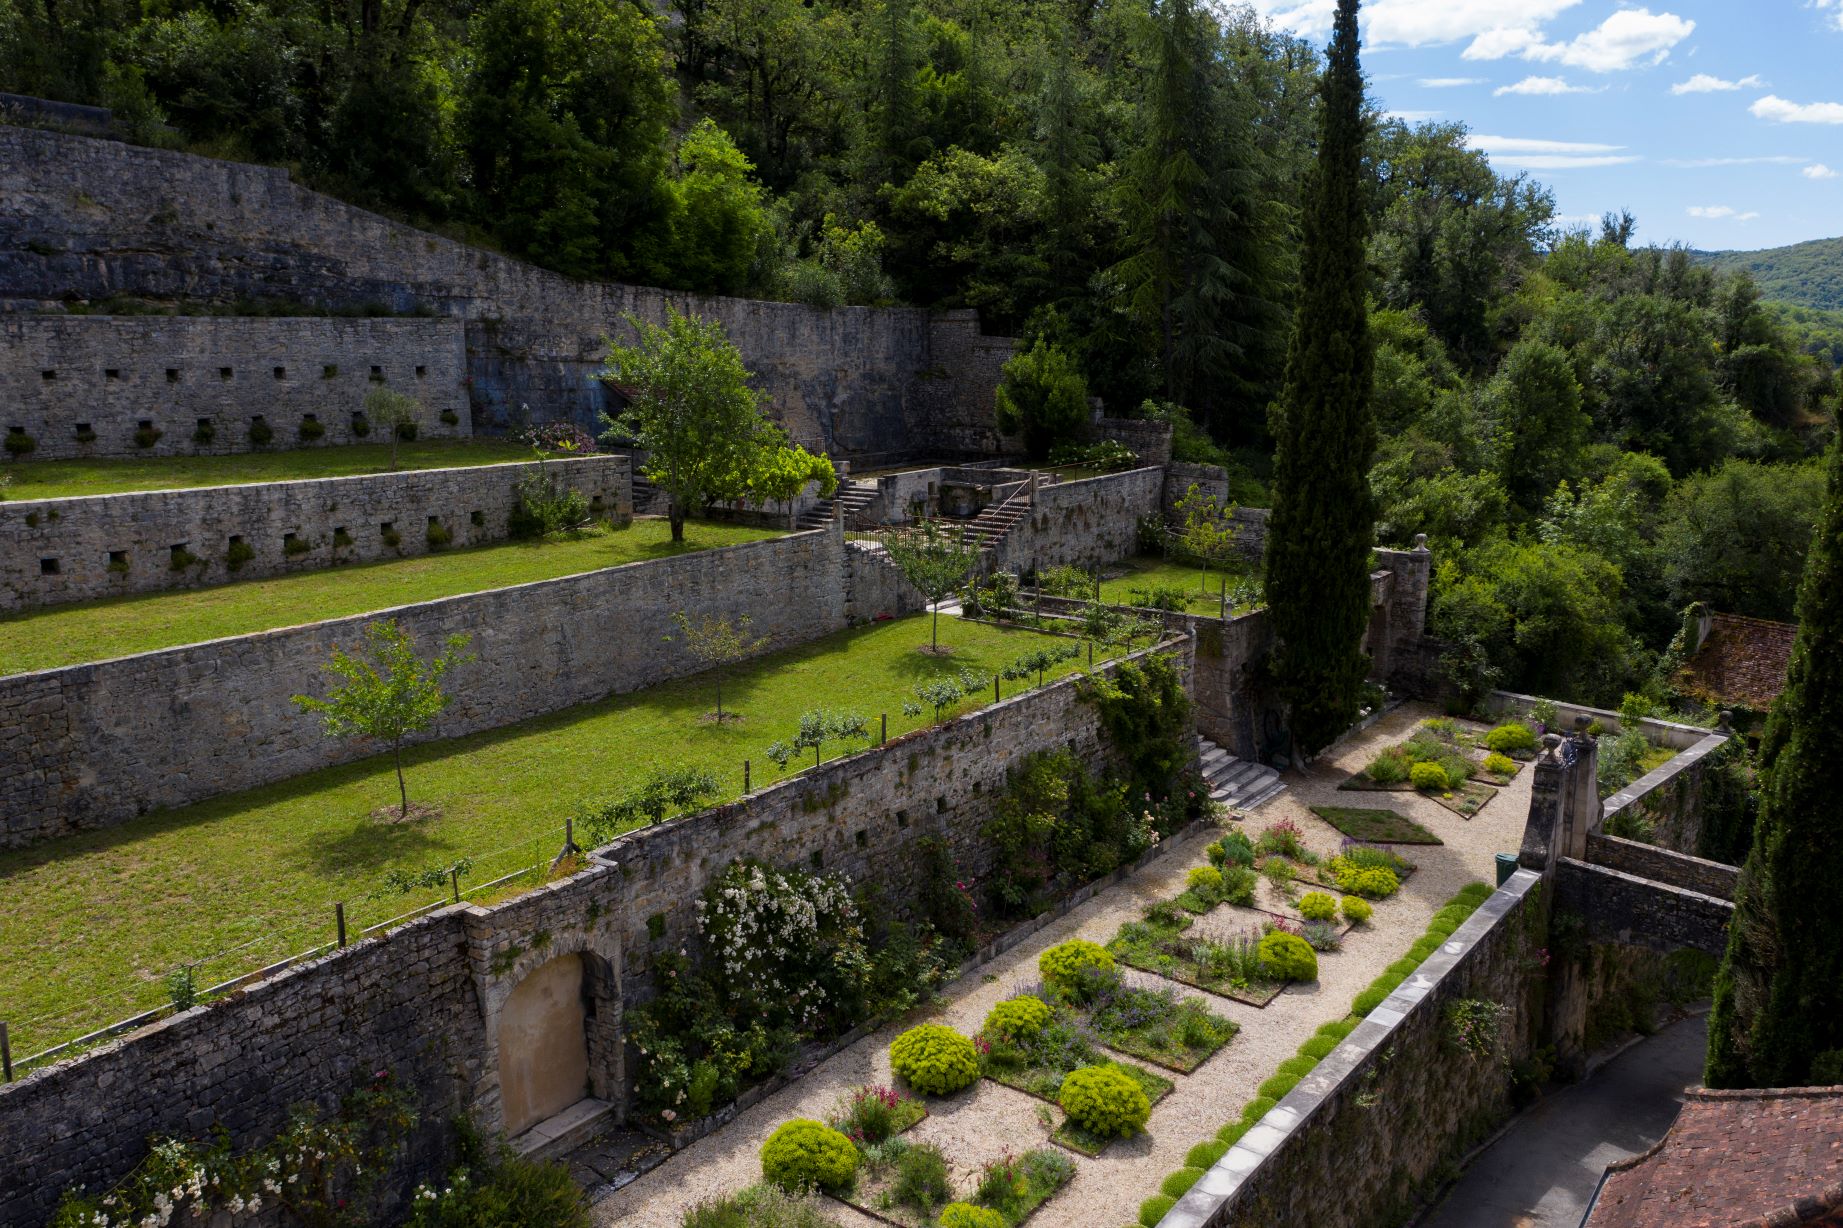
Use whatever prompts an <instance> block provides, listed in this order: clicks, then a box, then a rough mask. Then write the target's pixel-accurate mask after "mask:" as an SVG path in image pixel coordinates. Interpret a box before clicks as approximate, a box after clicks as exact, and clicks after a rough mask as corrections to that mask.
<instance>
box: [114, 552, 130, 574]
mask: <svg viewBox="0 0 1843 1228" xmlns="http://www.w3.org/2000/svg"><path fill="white" fill-rule="evenodd" d="M109 570H110V571H127V570H128V552H127V551H126V550H111V551H109Z"/></svg>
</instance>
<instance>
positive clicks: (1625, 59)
mask: <svg viewBox="0 0 1843 1228" xmlns="http://www.w3.org/2000/svg"><path fill="white" fill-rule="evenodd" d="M1255 7H1256V8H1258V9H1260V10H1261V11H1262V12H1264V13H1266V14H1267V15H1268V16H1269V17H1271V18H1273V19H1274V20H1275V21H1276V22H1277V23H1278V24H1280V25H1282V26H1284V27H1286V28H1288V29H1291V30H1294V31H1296V32H1297V33H1299V34H1302V35H1305V36H1307V37H1310V38H1312V39H1313V40H1314V41H1318V42H1321V43H1322V42H1323V41H1324V39H1325V38H1326V36H1327V35H1328V33H1329V29H1330V18H1331V13H1332V11H1333V9H1334V7H1335V5H1334V0H1255ZM1363 30H1364V38H1363V61H1364V68H1365V70H1366V71H1367V72H1368V74H1369V77H1370V80H1371V84H1372V89H1373V92H1374V95H1375V98H1376V102H1377V104H1378V105H1379V106H1381V107H1383V108H1384V109H1386V110H1388V111H1391V112H1393V113H1395V114H1397V115H1400V116H1402V117H1403V118H1409V119H1439V120H1442V121H1458V122H1462V123H1464V124H1465V125H1466V127H1467V128H1469V129H1470V130H1471V132H1472V138H1471V139H1472V143H1473V144H1474V145H1476V146H1477V147H1478V148H1480V149H1483V150H1484V151H1485V152H1486V153H1487V154H1489V155H1490V157H1491V160H1492V163H1493V164H1494V165H1495V166H1496V167H1497V168H1498V170H1499V171H1501V172H1506V173H1508V172H1515V171H1527V172H1529V173H1530V174H1531V175H1533V176H1535V177H1536V178H1537V179H1540V180H1542V181H1543V182H1544V183H1546V184H1548V185H1549V186H1550V187H1551V188H1553V189H1554V192H1555V203H1556V209H1557V212H1558V213H1559V214H1561V215H1562V216H1563V218H1564V219H1565V220H1568V221H1576V220H1579V221H1586V220H1588V219H1597V218H1598V217H1599V215H1600V214H1601V213H1602V212H1604V211H1606V210H1608V209H1619V208H1625V209H1630V210H1631V211H1632V212H1633V214H1634V215H1636V216H1637V218H1638V224H1639V237H1640V239H1642V240H1644V241H1647V242H1660V243H1667V242H1673V241H1682V242H1685V243H1688V244H1690V245H1691V246H1694V247H1701V248H1756V247H1775V246H1778V245H1780V244H1783V243H1796V242H1799V241H1800V240H1803V239H1820V238H1829V237H1831V236H1834V235H1843V71H1840V69H1843V0H1664V2H1663V3H1658V2H1657V0H1651V2H1650V3H1649V5H1648V6H1641V5H1636V4H1618V3H1612V2H1609V0H1370V2H1368V3H1365V4H1364V6H1363Z"/></svg>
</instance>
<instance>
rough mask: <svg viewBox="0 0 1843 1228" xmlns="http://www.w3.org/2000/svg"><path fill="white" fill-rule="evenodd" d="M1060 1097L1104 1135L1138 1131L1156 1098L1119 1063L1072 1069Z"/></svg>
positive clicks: (1074, 1117)
mask: <svg viewBox="0 0 1843 1228" xmlns="http://www.w3.org/2000/svg"><path fill="white" fill-rule="evenodd" d="M1308 949H1310V948H1308ZM1056 1100H1057V1103H1059V1104H1061V1105H1062V1111H1063V1112H1065V1113H1067V1114H1068V1115H1069V1120H1071V1121H1073V1122H1074V1123H1075V1124H1076V1125H1078V1126H1080V1127H1081V1128H1082V1129H1084V1130H1086V1131H1088V1132H1089V1133H1090V1134H1098V1135H1100V1136H1102V1137H1103V1138H1108V1137H1112V1136H1113V1135H1116V1134H1137V1133H1138V1132H1139V1131H1140V1130H1141V1129H1143V1128H1144V1127H1145V1123H1146V1118H1148V1117H1150V1116H1151V1115H1152V1102H1151V1101H1150V1100H1148V1099H1146V1094H1145V1089H1144V1088H1142V1087H1140V1086H1139V1084H1138V1083H1137V1082H1136V1081H1134V1079H1133V1077H1132V1076H1131V1075H1129V1074H1127V1073H1126V1072H1125V1071H1124V1070H1121V1069H1120V1068H1119V1067H1117V1066H1084V1067H1082V1068H1081V1069H1080V1070H1071V1071H1070V1072H1069V1073H1068V1075H1067V1076H1065V1077H1064V1078H1063V1080H1062V1091H1061V1092H1060V1093H1059V1094H1058V1095H1057V1097H1056Z"/></svg>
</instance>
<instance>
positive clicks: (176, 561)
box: [166, 542, 192, 570]
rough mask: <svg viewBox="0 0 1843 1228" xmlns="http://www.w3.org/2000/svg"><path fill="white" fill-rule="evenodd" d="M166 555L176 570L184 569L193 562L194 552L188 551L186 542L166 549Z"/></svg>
mask: <svg viewBox="0 0 1843 1228" xmlns="http://www.w3.org/2000/svg"><path fill="white" fill-rule="evenodd" d="M166 553H167V558H168V560H169V561H170V562H171V563H172V564H173V567H174V569H175V570H177V569H179V568H181V567H184V566H185V565H186V564H187V563H189V562H191V561H192V552H191V551H190V550H187V549H186V543H185V542H180V543H178V544H177V545H173V546H168V547H167V548H166Z"/></svg>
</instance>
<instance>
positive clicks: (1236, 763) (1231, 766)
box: [1197, 734, 1286, 810]
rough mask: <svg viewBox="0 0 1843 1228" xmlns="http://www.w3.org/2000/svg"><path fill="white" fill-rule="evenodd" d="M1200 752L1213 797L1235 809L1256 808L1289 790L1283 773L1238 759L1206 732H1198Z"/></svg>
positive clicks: (1200, 761)
mask: <svg viewBox="0 0 1843 1228" xmlns="http://www.w3.org/2000/svg"><path fill="white" fill-rule="evenodd" d="M1197 754H1198V760H1199V766H1200V767H1201V768H1202V771H1203V778H1204V779H1205V780H1206V781H1208V782H1209V795H1210V798H1211V799H1212V800H1214V801H1218V802H1221V803H1222V804H1223V805H1225V806H1228V807H1229V808H1231V809H1233V810H1253V809H1255V808H1257V807H1259V806H1262V805H1265V804H1266V803H1267V802H1269V801H1271V800H1273V799H1274V798H1275V797H1277V796H1279V795H1280V794H1281V793H1283V792H1285V791H1286V782H1285V781H1284V780H1282V779H1281V778H1280V773H1278V772H1276V771H1275V770H1274V769H1272V768H1270V767H1268V766H1266V765H1265V764H1261V763H1251V762H1249V761H1248V760H1246V759H1237V758H1236V757H1235V756H1234V755H1231V754H1230V753H1229V752H1228V751H1226V750H1224V749H1223V748H1222V747H1220V746H1218V745H1216V744H1215V743H1214V742H1212V741H1210V740H1209V739H1208V738H1206V737H1204V736H1203V735H1202V734H1198V735H1197Z"/></svg>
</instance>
